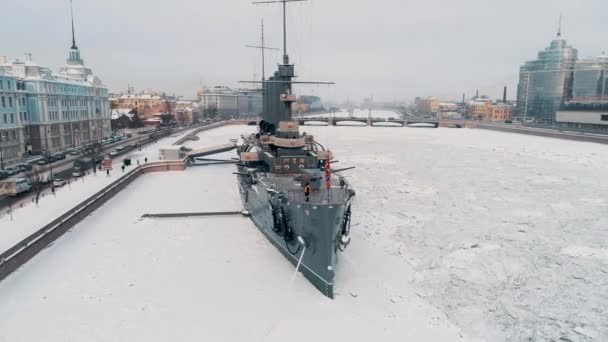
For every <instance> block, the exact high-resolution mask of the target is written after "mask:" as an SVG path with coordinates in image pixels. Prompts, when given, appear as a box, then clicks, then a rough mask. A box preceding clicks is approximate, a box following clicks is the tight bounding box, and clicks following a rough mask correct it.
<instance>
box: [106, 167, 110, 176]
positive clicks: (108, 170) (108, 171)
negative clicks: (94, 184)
mask: <svg viewBox="0 0 608 342" xmlns="http://www.w3.org/2000/svg"><path fill="white" fill-rule="evenodd" d="M106 177H110V169H106Z"/></svg>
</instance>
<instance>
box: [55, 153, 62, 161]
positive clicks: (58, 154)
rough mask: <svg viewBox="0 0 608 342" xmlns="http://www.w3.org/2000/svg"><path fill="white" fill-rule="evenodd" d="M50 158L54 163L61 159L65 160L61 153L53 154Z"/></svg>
mask: <svg viewBox="0 0 608 342" xmlns="http://www.w3.org/2000/svg"><path fill="white" fill-rule="evenodd" d="M52 158H53V160H55V161H57V160H62V159H65V154H63V153H55V154H53V156H52Z"/></svg>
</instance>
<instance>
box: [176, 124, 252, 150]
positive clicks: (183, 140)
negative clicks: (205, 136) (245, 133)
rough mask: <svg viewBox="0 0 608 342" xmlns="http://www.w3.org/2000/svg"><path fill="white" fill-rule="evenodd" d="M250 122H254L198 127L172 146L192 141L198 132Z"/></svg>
mask: <svg viewBox="0 0 608 342" xmlns="http://www.w3.org/2000/svg"><path fill="white" fill-rule="evenodd" d="M250 122H255V120H229V121H220V122H214V123H212V124H208V125H204V126H202V127H199V128H197V129H195V130H193V131H192V132H191V133H190V134H188V135H186V136H185V137H183V138H181V139H179V140H178V141H176V142H175V143H174V144H173V145H182V144H184V143H185V142H186V141H188V140H194V139H193V137H195V136H196V135H197V134H199V133H200V132H204V131H207V130H210V129H214V128H219V127H222V126H228V125H247V124H249V123H250Z"/></svg>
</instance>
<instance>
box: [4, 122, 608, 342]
mask: <svg viewBox="0 0 608 342" xmlns="http://www.w3.org/2000/svg"><path fill="white" fill-rule="evenodd" d="M247 129H251V128H245V127H243V126H241V127H239V126H231V127H224V128H221V129H218V130H213V131H211V132H205V133H203V134H201V138H202V139H201V141H198V142H191V143H189V144H194V145H197V144H201V145H200V146H205V145H206V143H207V142H209V145H216V144H218V143H224V142H226V141H227V139H228V137H235V138H236V137H238V135H239V134H240V133H241V132H243V130H247ZM302 130H303V131H306V132H308V133H309V134H314V135H315V136H316V138H317V140H318V141H320V142H321V143H322V144H323V145H324V146H328V147H331V149H332V151H333V152H334V154H335V155H336V156H337V159H339V160H340V163H339V164H336V166H335V167H346V166H351V165H356V166H357V168H356V169H355V170H353V171H348V172H345V174H349V175H350V177H351V182H352V183H353V185H354V186H355V188H356V189H357V200H356V203H355V209H354V211H353V215H354V217H353V220H354V221H353V228H352V230H353V243H352V244H351V246H350V248H349V249H348V250H347V252H346V253H345V254H342V255H341V257H342V259H341V260H342V261H341V264H340V269H339V271H338V279H337V292H338V296H337V298H336V300H334V301H330V300H327V299H325V298H323V297H322V296H320V295H319V294H318V293H317V291H316V290H315V289H314V288H312V286H310V285H309V284H308V283H307V282H306V281H304V280H302V279H301V281H297V282H296V283H295V285H294V286H293V287H292V288H289V287H288V286H289V285H288V281H289V278H290V277H291V272H292V270H293V267H292V266H291V265H290V264H289V263H287V262H286V261H285V260H284V259H283V258H282V257H281V256H280V255H279V254H278V252H276V251H275V250H274V249H273V248H272V247H271V246H270V245H269V244H268V243H267V242H266V240H265V239H264V238H263V237H262V236H261V235H260V234H259V233H257V231H256V230H255V228H254V226H253V225H252V224H251V223H250V222H249V221H247V220H246V219H243V218H236V217H231V218H212V219H183V220H182V219H180V220H139V217H140V216H141V214H143V213H145V212H158V211H191V210H234V209H237V208H239V207H240V203H239V200H238V197H237V192H236V185H235V181H234V179H233V175H231V172H232V171H233V167H232V166H212V167H202V168H192V169H189V170H187V171H185V172H181V173H167V174H154V175H146V176H145V177H142V178H140V179H138V180H137V181H136V182H134V183H133V184H132V185H130V186H129V188H127V191H123V192H122V193H121V194H119V195H117V196H116V197H115V198H114V199H113V200H112V201H110V202H109V203H107V204H106V205H105V206H104V207H102V208H101V209H100V210H98V211H97V212H95V213H93V214H92V215H91V217H90V218H89V219H87V220H85V221H83V222H82V223H81V224H79V225H78V227H76V228H75V229H74V230H73V231H72V232H71V233H69V234H67V235H66V236H65V237H64V238H62V239H61V240H60V241H58V242H56V243H55V244H54V245H53V246H52V247H51V248H48V249H46V250H45V251H44V252H42V253H41V254H40V255H39V256H37V257H36V258H35V259H34V260H33V261H32V262H30V263H29V264H27V265H25V266H24V267H23V268H22V269H20V270H19V271H18V272H17V273H16V274H14V275H12V276H11V277H9V278H8V279H7V280H5V281H4V282H2V283H0V317H2V319H1V320H0V341H29V340H41V339H44V340H46V341H63V340H69V339H72V340H90V339H96V340H102V341H103V340H125V339H127V340H132V341H138V340H146V341H156V340H158V341H161V340H168V339H171V340H191V339H207V340H235V339H245V340H279V339H281V340H284V339H289V340H294V339H295V340H304V339H306V340H310V339H311V338H316V339H319V338H321V339H322V340H327V339H330V338H332V339H340V340H353V341H369V340H372V339H376V340H379V341H406V340H407V341H409V340H415V341H454V340H456V341H459V340H467V339H468V340H479V341H551V340H555V341H557V340H560V339H561V340H564V341H606V340H608V323H607V322H608V321H607V320H606V317H608V291H606V286H607V285H608V260H607V250H608V230H607V229H606V227H608V215H607V213H608V182H606V179H608V163H607V162H606V160H608V149H606V147H605V146H604V145H599V144H593V143H584V142H575V141H567V140H557V139H551V138H543V137H535V136H527V135H519V134H510V133H501V132H495V131H486V130H473V129H442V128H439V129H413V128H377V127H376V128H371V127H356V128H355V127H303V128H302ZM206 136H207V137H206ZM205 139H208V140H205ZM226 155H227V156H234V154H226ZM41 284H43V285H41ZM31 322H36V323H37V328H36V329H31ZM461 334H462V335H463V336H465V338H461Z"/></svg>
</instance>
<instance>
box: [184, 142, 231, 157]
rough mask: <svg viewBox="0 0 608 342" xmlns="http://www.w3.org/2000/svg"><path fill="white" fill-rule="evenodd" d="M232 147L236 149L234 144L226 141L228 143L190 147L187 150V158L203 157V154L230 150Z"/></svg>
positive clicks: (207, 154)
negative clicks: (190, 148)
mask: <svg viewBox="0 0 608 342" xmlns="http://www.w3.org/2000/svg"><path fill="white" fill-rule="evenodd" d="M234 149H236V144H235V143H228V144H224V145H217V146H211V147H206V148H197V149H192V150H190V151H188V152H187V156H188V157H189V158H196V157H205V156H210V155H213V154H217V153H222V152H228V151H232V150H234Z"/></svg>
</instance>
